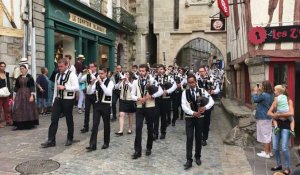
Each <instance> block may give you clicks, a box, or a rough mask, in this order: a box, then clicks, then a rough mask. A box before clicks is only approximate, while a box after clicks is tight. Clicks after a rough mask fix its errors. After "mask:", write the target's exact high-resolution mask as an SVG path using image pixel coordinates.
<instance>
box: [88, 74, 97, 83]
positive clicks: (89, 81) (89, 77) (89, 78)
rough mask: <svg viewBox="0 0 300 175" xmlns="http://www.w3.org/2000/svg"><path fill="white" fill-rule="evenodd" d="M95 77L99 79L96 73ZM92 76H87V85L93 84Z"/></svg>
mask: <svg viewBox="0 0 300 175" xmlns="http://www.w3.org/2000/svg"><path fill="white" fill-rule="evenodd" d="M95 77H98V73H96V74H95ZM91 79H92V78H91V74H87V76H86V82H87V84H88V85H90V84H91Z"/></svg>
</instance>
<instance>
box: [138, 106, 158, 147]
mask: <svg viewBox="0 0 300 175" xmlns="http://www.w3.org/2000/svg"><path fill="white" fill-rule="evenodd" d="M155 109H156V108H155V107H152V108H138V109H137V111H136V123H135V125H136V128H135V133H136V135H135V141H134V150H135V151H136V152H138V153H141V152H142V130H143V124H144V118H145V119H146V122H147V131H148V137H147V146H146V147H147V149H150V150H151V149H152V145H153V114H154V113H155Z"/></svg>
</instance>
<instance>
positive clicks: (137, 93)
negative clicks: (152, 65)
mask: <svg viewBox="0 0 300 175" xmlns="http://www.w3.org/2000/svg"><path fill="white" fill-rule="evenodd" d="M139 74H140V77H139V79H137V80H134V81H133V83H132V89H131V96H132V99H133V100H134V101H137V111H136V135H135V141H134V150H135V152H134V154H133V155H132V159H138V158H139V157H141V155H142V129H143V121H144V118H145V119H146V122H147V130H148V137H147V146H146V148H147V150H146V156H149V155H151V149H152V145H153V114H155V109H156V108H155V101H154V98H157V97H159V96H161V95H162V94H163V90H162V89H161V88H160V87H158V90H157V92H155V93H154V94H153V95H150V93H149V92H148V88H147V87H150V85H153V84H154V83H155V80H154V78H152V77H151V76H150V75H149V67H148V66H147V65H146V64H141V65H140V66H139ZM151 87H152V86H151ZM149 90H150V89H149Z"/></svg>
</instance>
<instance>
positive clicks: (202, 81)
mask: <svg viewBox="0 0 300 175" xmlns="http://www.w3.org/2000/svg"><path fill="white" fill-rule="evenodd" d="M197 81H198V82H197V83H198V87H199V88H204V89H205V90H206V91H207V92H208V93H209V94H210V95H211V96H213V95H215V94H218V93H219V91H220V89H219V86H218V84H217V83H216V82H215V81H214V79H213V77H211V76H208V74H207V69H206V68H205V67H204V66H201V67H200V68H199V72H198V78H197ZM212 110H213V108H211V109H209V110H206V111H205V113H204V127H203V138H202V146H206V145H207V139H208V133H209V126H210V116H211V111H212Z"/></svg>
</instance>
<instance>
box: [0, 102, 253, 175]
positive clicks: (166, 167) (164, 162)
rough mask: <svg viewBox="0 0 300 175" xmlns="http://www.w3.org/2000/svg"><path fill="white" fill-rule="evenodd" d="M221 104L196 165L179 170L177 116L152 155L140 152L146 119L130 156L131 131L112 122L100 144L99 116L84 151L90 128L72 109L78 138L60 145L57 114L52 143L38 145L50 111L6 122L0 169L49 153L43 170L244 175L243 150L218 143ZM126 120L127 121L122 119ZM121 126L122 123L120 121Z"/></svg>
mask: <svg viewBox="0 0 300 175" xmlns="http://www.w3.org/2000/svg"><path fill="white" fill-rule="evenodd" d="M223 113H224V111H223V110H222V108H220V107H218V106H216V107H215V109H214V111H213V113H212V124H211V132H210V136H209V140H208V145H207V146H206V147H203V149H202V158H201V159H202V165H201V166H197V165H196V164H195V163H193V167H192V168H191V169H190V170H188V171H185V170H184V169H183V164H184V163H185V161H186V159H185V141H186V137H185V125H184V121H183V120H179V121H178V122H177V123H176V126H175V127H172V126H169V127H168V128H167V136H166V139H165V140H158V141H155V142H154V145H153V149H152V155H151V156H149V157H146V156H145V154H144V153H145V144H146V140H145V139H146V125H144V129H143V148H144V150H143V155H142V157H141V158H140V159H138V160H132V159H131V155H132V153H133V152H134V150H133V143H134V136H135V134H134V133H133V134H132V135H127V134H125V135H124V136H122V137H116V136H115V135H114V132H116V131H117V130H118V122H114V123H112V129H111V143H110V147H109V148H108V149H106V150H101V149H100V148H101V145H102V144H103V126H102V121H101V126H100V131H99V134H98V150H96V151H94V152H91V153H87V152H86V150H85V147H86V146H88V142H89V136H90V132H89V133H86V134H81V133H80V132H79V130H80V128H81V127H82V123H83V115H79V114H77V112H76V111H75V110H74V114H75V116H74V119H75V120H74V123H75V135H74V139H78V140H80V142H78V143H75V144H73V145H72V146H71V147H65V146H64V142H65V139H66V124H65V119H64V118H63V119H62V120H60V123H59V129H58V133H57V141H56V147H52V148H47V149H43V148H40V143H42V142H44V141H45V140H46V138H47V132H48V127H49V122H50V117H49V116H48V117H41V119H40V125H39V126H38V127H37V128H36V129H32V130H22V131H10V129H11V128H10V127H6V128H4V129H0V174H1V175H2V174H18V173H16V171H15V170H14V168H15V166H16V165H18V164H19V163H22V162H25V161H28V160H34V159H53V160H56V161H58V162H59V163H60V164H61V166H60V168H59V169H57V170H56V171H53V172H51V173H49V174H80V175H82V174H143V175H144V174H145V175H147V174H168V175H169V174H201V175H202V174H203V175H205V174H210V175H219V174H220V175H221V174H225V175H227V174H228V175H229V174H230V175H240V174H244V175H248V174H249V175H250V174H253V169H251V166H250V164H249V162H248V159H247V157H246V154H245V152H244V150H243V149H242V148H240V147H236V146H228V145H224V144H223V139H222V138H224V136H225V135H226V133H228V131H229V130H230V129H231V126H230V124H229V122H228V121H227V120H226V118H225V116H224V114H223ZM126 124H127V121H126ZM125 128H126V127H125Z"/></svg>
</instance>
